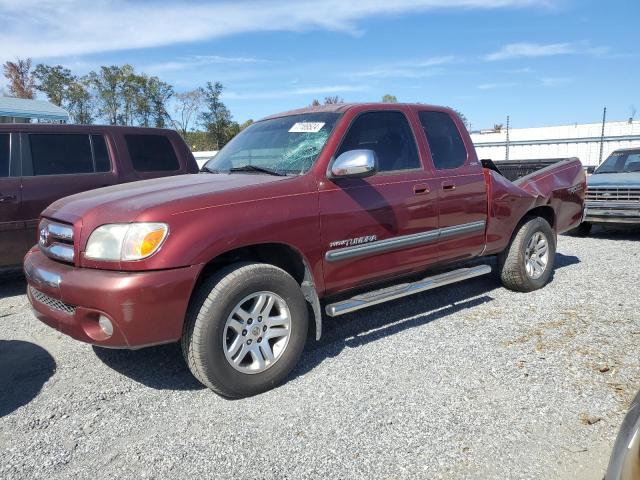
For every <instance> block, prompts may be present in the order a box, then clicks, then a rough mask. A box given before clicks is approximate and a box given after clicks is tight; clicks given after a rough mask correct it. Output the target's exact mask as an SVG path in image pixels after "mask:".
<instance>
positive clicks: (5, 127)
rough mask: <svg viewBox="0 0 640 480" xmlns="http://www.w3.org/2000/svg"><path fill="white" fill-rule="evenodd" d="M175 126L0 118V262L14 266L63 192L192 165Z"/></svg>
mask: <svg viewBox="0 0 640 480" xmlns="http://www.w3.org/2000/svg"><path fill="white" fill-rule="evenodd" d="M197 171H198V166H197V164H196V161H195V159H194V158H193V155H192V154H191V152H190V151H189V148H188V147H187V145H186V144H185V143H184V141H183V140H182V138H180V135H178V134H177V132H175V131H174V130H166V129H160V128H137V127H114V126H106V125H104V126H99V125H60V124H51V125H47V124H25V123H16V124H0V270H3V269H11V268H20V266H21V264H22V259H23V258H24V254H25V253H27V250H29V248H31V247H32V246H33V244H34V243H36V241H37V238H38V237H37V235H36V231H37V227H38V222H39V216H40V213H41V212H42V210H44V209H45V208H46V207H47V206H49V204H51V203H52V202H54V201H55V200H58V199H60V198H62V197H66V196H67V195H72V194H74V193H78V192H84V191H86V190H91V189H94V188H99V187H104V186H107V185H114V184H116V183H123V182H131V181H134V180H143V179H148V178H157V177H167V176H170V175H180V174H185V173H197Z"/></svg>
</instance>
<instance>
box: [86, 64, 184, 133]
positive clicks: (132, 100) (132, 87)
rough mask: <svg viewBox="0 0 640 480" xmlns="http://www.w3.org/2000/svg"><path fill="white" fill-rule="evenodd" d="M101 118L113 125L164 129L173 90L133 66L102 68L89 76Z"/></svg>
mask: <svg viewBox="0 0 640 480" xmlns="http://www.w3.org/2000/svg"><path fill="white" fill-rule="evenodd" d="M89 82H90V84H91V85H92V86H93V88H94V89H95V92H96V101H97V103H98V109H99V113H100V115H101V116H103V117H104V118H105V119H106V120H107V121H108V122H109V123H110V124H111V125H141V126H144V127H149V126H155V127H165V126H166V125H167V122H168V120H169V113H168V111H167V104H168V102H169V99H170V98H171V96H172V95H173V87H172V86H171V85H169V84H168V83H166V82H163V81H162V80H160V79H159V78H158V77H149V76H148V75H145V74H144V73H143V74H138V73H136V71H135V69H134V68H133V67H132V66H131V65H128V64H126V65H122V66H117V65H112V66H109V67H106V66H103V67H100V71H98V72H91V73H90V74H89Z"/></svg>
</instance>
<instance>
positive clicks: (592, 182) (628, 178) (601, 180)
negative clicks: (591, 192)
mask: <svg viewBox="0 0 640 480" xmlns="http://www.w3.org/2000/svg"><path fill="white" fill-rule="evenodd" d="M632 186H633V187H640V172H627V173H595V174H593V175H591V176H590V177H589V178H588V179H587V188H589V187H632Z"/></svg>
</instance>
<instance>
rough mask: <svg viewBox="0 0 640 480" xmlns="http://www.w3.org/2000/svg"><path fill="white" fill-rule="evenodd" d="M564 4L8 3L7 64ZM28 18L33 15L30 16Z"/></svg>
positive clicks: (370, 0) (4, 3)
mask: <svg viewBox="0 0 640 480" xmlns="http://www.w3.org/2000/svg"><path fill="white" fill-rule="evenodd" d="M556 2H557V0H396V1H393V2H391V1H388V0H361V1H358V2H349V1H344V0H324V1H323V0H315V1H310V0H272V1H269V2H266V1H264V0H247V1H231V0H224V1H220V2H200V1H196V0H190V1H187V2H173V1H169V0H160V1H157V2H149V1H145V2H142V1H132V0H129V1H127V0H93V1H92V2H91V3H90V4H88V3H87V2H86V1H82V0H0V23H1V24H2V29H1V30H0V45H2V52H3V54H4V56H6V57H16V56H20V57H26V56H31V57H35V58H45V57H56V56H70V55H83V54H89V53H97V52H106V51H116V50H127V49H134V48H145V47H156V46H162V45H171V44H177V43H183V42H195V41H202V40H207V39H212V38H219V37H223V36H228V35H234V34H240V33H249V32H265V31H302V30H309V29H322V30H331V31H341V32H345V33H350V34H353V33H354V32H357V31H358V28H357V25H356V22H357V21H358V20H361V19H364V18H368V17H380V16H388V15H400V14H408V13H416V12H425V11H429V10H435V9H448V10H450V9H452V8H457V9H472V8H474V9H496V8H518V7H535V8H540V6H541V5H542V6H543V7H545V6H546V7H548V6H551V5H553V4H554V3H556ZM25 12H28V13H25Z"/></svg>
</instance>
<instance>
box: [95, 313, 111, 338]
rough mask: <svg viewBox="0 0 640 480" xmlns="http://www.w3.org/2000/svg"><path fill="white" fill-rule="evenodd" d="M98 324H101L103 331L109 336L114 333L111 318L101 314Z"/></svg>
mask: <svg viewBox="0 0 640 480" xmlns="http://www.w3.org/2000/svg"><path fill="white" fill-rule="evenodd" d="M98 325H100V328H101V329H102V332H103V333H104V334H105V335H106V336H107V338H109V337H110V336H111V335H113V324H112V323H111V320H109V319H108V318H107V317H105V316H104V315H100V318H99V319H98Z"/></svg>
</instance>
